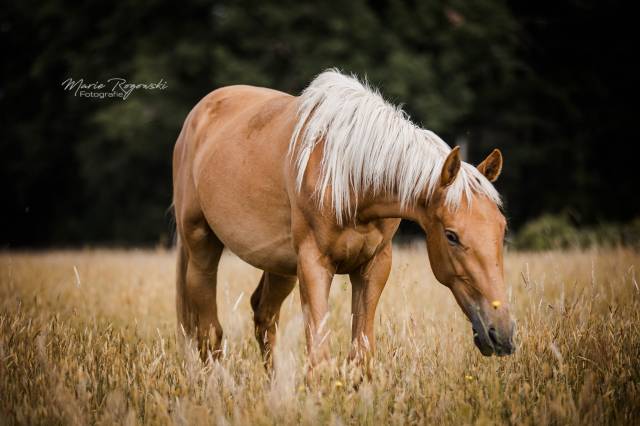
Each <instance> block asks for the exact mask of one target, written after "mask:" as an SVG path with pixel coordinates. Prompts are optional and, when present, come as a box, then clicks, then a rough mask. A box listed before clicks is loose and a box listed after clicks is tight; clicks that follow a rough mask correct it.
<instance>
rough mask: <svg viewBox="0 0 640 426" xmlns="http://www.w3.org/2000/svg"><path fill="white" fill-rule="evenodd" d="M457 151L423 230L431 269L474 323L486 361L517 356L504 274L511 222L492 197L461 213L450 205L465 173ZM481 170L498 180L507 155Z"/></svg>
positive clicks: (496, 155)
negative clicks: (452, 189)
mask: <svg viewBox="0 0 640 426" xmlns="http://www.w3.org/2000/svg"><path fill="white" fill-rule="evenodd" d="M460 167H461V162H460V155H459V152H458V149H457V148H455V149H454V150H453V151H451V153H450V154H449V156H448V157H447V159H446V161H445V162H444V166H443V168H442V172H441V176H440V185H439V187H438V188H437V189H436V190H435V192H434V194H433V196H432V197H431V199H430V202H429V203H428V206H427V208H426V211H425V214H426V217H425V218H423V223H422V226H423V228H424V230H425V232H426V234H427V248H428V252H429V260H430V262H431V268H432V270H433V272H434V274H435V276H436V278H437V279H438V281H440V282H441V283H442V284H444V285H445V286H447V287H449V288H450V289H451V291H452V292H453V295H454V296H455V298H456V301H457V302H458V304H459V305H460V307H461V308H462V310H463V311H464V313H465V315H466V316H467V317H468V318H469V320H470V321H471V324H472V327H473V341H474V343H475V344H476V346H477V347H478V349H480V352H482V354H483V355H485V356H489V355H492V354H496V355H508V354H511V353H513V352H514V350H515V346H514V343H513V332H514V328H515V327H514V322H513V320H512V319H511V316H510V314H509V304H508V301H507V299H506V295H505V283H504V273H503V264H502V263H503V262H502V261H503V259H502V251H503V240H504V233H505V228H506V220H505V218H504V216H503V215H502V213H501V212H500V209H499V208H498V206H497V205H496V204H495V203H494V202H493V201H491V200H489V199H488V198H487V197H485V196H483V195H480V194H474V195H473V196H472V199H471V202H468V201H467V200H465V199H464V197H462V198H463V200H462V202H461V203H462V204H461V205H460V207H459V208H457V209H451V208H450V207H448V206H447V205H446V204H445V197H446V191H447V189H448V188H447V187H448V186H449V185H450V184H451V183H452V182H453V181H454V179H455V178H456V176H457V174H458V172H459V171H460ZM477 169H478V170H479V171H480V173H482V174H483V175H484V176H485V177H486V178H487V179H488V180H489V181H491V182H493V181H495V180H496V179H497V178H498V175H499V174H500V171H501V169H502V154H501V153H500V151H498V150H494V151H493V152H492V153H491V154H490V155H489V156H488V157H487V158H486V159H485V160H484V161H483V162H482V163H481V164H480V165H478V167H477Z"/></svg>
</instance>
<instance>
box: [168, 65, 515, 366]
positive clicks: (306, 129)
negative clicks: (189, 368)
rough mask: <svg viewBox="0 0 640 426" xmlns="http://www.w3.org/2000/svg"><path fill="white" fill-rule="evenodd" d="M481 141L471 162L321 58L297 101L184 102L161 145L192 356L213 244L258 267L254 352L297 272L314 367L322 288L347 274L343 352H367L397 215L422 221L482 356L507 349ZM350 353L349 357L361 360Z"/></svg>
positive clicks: (242, 92)
mask: <svg viewBox="0 0 640 426" xmlns="http://www.w3.org/2000/svg"><path fill="white" fill-rule="evenodd" d="M501 168H502V156H501V154H500V152H499V151H498V150H494V151H493V152H492V153H491V154H490V155H489V156H488V157H487V158H486V159H485V160H484V161H483V162H482V163H481V164H480V165H479V166H478V167H477V168H476V167H473V166H471V165H469V164H467V163H464V162H461V160H460V155H459V150H458V148H457V147H456V148H455V149H453V150H452V149H450V148H449V147H448V146H447V145H446V144H445V143H444V142H443V141H442V140H441V139H440V138H439V137H438V136H436V135H435V134H434V133H433V132H430V131H428V130H424V129H421V128H419V127H417V126H415V125H414V124H413V123H412V122H411V121H409V119H408V117H407V116H406V114H405V113H404V112H403V111H402V110H400V109H398V108H396V107H394V106H392V105H390V104H388V103H387V102H385V101H384V99H383V98H382V97H381V96H380V95H379V94H378V93H377V92H375V91H373V90H371V89H370V88H369V87H368V86H367V85H366V84H363V83H361V82H359V81H358V80H357V79H355V78H352V77H348V76H345V75H342V74H340V73H339V72H337V71H334V70H330V71H326V72H324V73H322V74H320V75H319V76H318V77H317V78H316V79H315V80H314V81H313V82H312V83H311V84H310V85H309V86H308V87H307V88H306V89H305V90H304V92H303V93H302V95H301V96H299V97H294V96H291V95H288V94H285V93H282V92H278V91H275V90H271V89H265V88H258V87H250V86H231V87H223V88H221V89H218V90H215V91H214V92H212V93H210V94H209V95H207V96H206V97H205V98H204V99H202V100H201V101H200V102H199V103H198V104H197V105H196V106H195V107H194V108H193V110H192V111H191V112H190V113H189V115H188V117H187V118H186V120H185V123H184V126H183V128H182V131H181V133H180V136H179V137H178V140H177V143H176V146H175V151H174V155H173V184H174V189H173V191H174V192H173V197H174V205H175V214H176V224H177V231H178V237H179V241H178V268H177V311H178V320H179V323H180V325H181V326H182V327H183V328H184V330H185V332H186V333H187V334H188V335H190V336H194V337H196V338H197V341H198V345H199V349H200V351H201V355H202V357H203V359H206V358H207V356H208V355H207V354H208V352H209V351H211V353H212V354H213V355H214V356H215V354H217V353H218V352H219V350H220V345H221V340H222V327H221V325H220V322H219V321H218V315H217V307H216V273H217V268H218V262H219V260H220V255H221V254H222V251H223V249H224V247H227V248H228V249H229V250H231V251H232V252H233V253H235V254H236V255H238V256H239V257H240V258H241V259H243V260H244V261H246V262H247V263H249V264H251V265H253V266H255V267H257V268H260V269H262V270H263V271H264V273H263V274H262V278H261V279H260V282H259V283H258V287H257V289H256V290H255V292H254V293H253V295H252V296H251V306H252V308H253V312H254V321H255V332H256V337H257V339H258V342H259V345H260V349H261V351H262V354H263V356H264V358H265V361H266V362H267V365H268V363H269V361H270V358H271V357H270V354H271V352H272V350H273V347H274V344H275V339H276V325H277V323H278V317H279V313H280V306H281V304H282V302H283V301H284V299H285V298H286V297H287V295H289V293H290V292H291V291H292V290H293V288H294V286H295V283H296V278H297V280H298V281H299V283H300V298H301V300H302V310H303V314H304V324H305V335H306V341H307V351H308V354H309V357H310V361H311V365H314V364H316V363H317V362H318V361H320V360H322V359H324V358H326V357H327V356H328V339H327V338H326V337H327V334H328V333H327V330H324V327H323V326H324V322H325V319H326V316H327V313H328V297H329V287H330V285H331V281H332V278H333V276H334V274H349V277H350V279H351V283H352V310H353V323H352V333H353V334H352V341H353V350H352V353H351V357H356V358H358V359H362V358H366V357H367V356H368V355H370V354H371V353H372V352H373V351H374V348H375V341H374V332H373V325H374V316H375V310H376V305H377V303H378V300H379V298H380V295H381V293H382V290H383V288H384V285H385V283H386V281H387V277H388V276H389V270H390V268H391V238H392V237H393V235H394V233H395V232H396V230H397V228H398V225H399V223H400V219H401V218H403V219H408V220H412V221H414V222H416V223H418V224H419V225H420V226H421V227H422V229H423V230H424V231H425V233H426V240H427V248H428V254H429V259H430V261H431V266H432V269H433V271H434V274H435V276H436V278H437V279H438V280H439V281H440V282H441V283H443V284H444V285H446V286H448V287H449V288H450V289H451V291H452V292H453V295H454V296H455V299H456V301H457V302H458V304H459V305H460V307H461V308H462V310H463V311H464V313H465V314H466V316H467V317H468V318H469V320H470V321H471V323H472V326H473V332H474V341H475V344H476V346H477V347H478V348H479V349H480V351H481V352H482V354H483V355H491V354H497V355H504V354H510V353H512V352H513V350H514V345H513V342H512V334H513V329H514V326H513V322H512V320H511V318H510V315H509V307H508V303H507V300H506V299H505V290H504V287H505V286H504V277H503V265H502V250H503V247H502V245H503V237H504V232H505V219H504V217H503V215H502V214H501V212H500V209H499V205H500V197H499V195H498V193H497V192H496V190H495V189H494V187H493V185H492V184H491V183H490V182H492V181H494V180H495V179H496V178H497V177H498V175H499V174H500V171H501ZM361 355H362V356H361Z"/></svg>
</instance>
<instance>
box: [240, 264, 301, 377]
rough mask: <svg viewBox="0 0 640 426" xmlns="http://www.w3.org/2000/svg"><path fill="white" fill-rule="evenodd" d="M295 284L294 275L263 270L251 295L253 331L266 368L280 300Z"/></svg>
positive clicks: (269, 359)
mask: <svg viewBox="0 0 640 426" xmlns="http://www.w3.org/2000/svg"><path fill="white" fill-rule="evenodd" d="M295 285H296V277H294V276H286V275H277V274H273V273H271V272H264V273H263V274H262V278H261V279H260V284H259V285H258V288H256V291H255V292H254V293H253V295H252V296H251V307H252V308H253V320H254V323H255V333H256V339H257V340H258V344H259V345H260V351H261V352H262V357H263V359H264V362H265V366H266V367H267V368H270V367H271V363H272V354H273V348H274V347H275V343H276V327H277V324H278V319H279V317H280V307H281V306H282V302H284V299H286V298H287V296H288V295H289V294H290V293H291V291H292V290H293V288H294V287H295Z"/></svg>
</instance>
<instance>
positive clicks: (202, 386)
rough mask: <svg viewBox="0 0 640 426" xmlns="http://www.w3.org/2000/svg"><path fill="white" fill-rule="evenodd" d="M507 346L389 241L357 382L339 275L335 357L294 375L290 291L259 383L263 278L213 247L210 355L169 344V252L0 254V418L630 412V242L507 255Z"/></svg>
mask: <svg viewBox="0 0 640 426" xmlns="http://www.w3.org/2000/svg"><path fill="white" fill-rule="evenodd" d="M505 268H506V276H507V281H508V283H509V287H510V289H509V294H510V297H511V298H512V304H513V310H514V314H515V317H516V319H517V321H518V336H517V340H518V343H519V347H518V351H517V353H516V354H515V355H513V356H511V357H507V358H496V357H492V358H484V357H482V356H481V355H480V353H479V352H478V350H477V349H476V348H475V347H474V345H473V342H472V336H471V326H470V324H469V322H468V321H466V320H465V318H464V317H463V315H462V313H461V311H460V309H459V308H458V306H457V305H456V304H455V301H454V299H453V296H452V295H451V294H450V293H449V290H448V289H446V288H445V287H443V286H441V285H440V284H438V283H437V282H436V281H435V278H434V277H433V275H432V274H431V272H430V270H429V266H428V264H427V258H426V252H425V250H424V249H423V248H422V247H421V246H417V247H414V248H407V247H404V248H399V247H396V249H395V257H394V267H393V272H392V275H391V278H390V280H389V283H388V284H387V288H386V289H385V292H384V294H383V296H382V300H381V303H380V306H379V309H378V317H377V320H376V327H377V338H378V339H377V341H378V353H377V355H376V357H375V360H374V364H373V366H372V369H371V379H369V380H364V381H360V379H359V377H360V370H359V369H358V368H354V367H352V366H349V365H348V364H346V362H345V358H346V354H347V353H348V350H349V340H350V336H349V333H350V331H349V330H350V312H349V310H350V298H351V292H350V286H349V284H348V281H347V280H346V279H345V278H344V277H342V276H340V277H337V278H336V279H335V280H334V283H333V287H332V290H331V316H330V318H329V326H330V328H331V329H332V334H331V346H332V355H333V359H332V361H331V362H330V365H328V366H327V367H326V368H324V369H323V372H322V374H320V375H319V378H318V379H317V380H316V381H314V383H313V384H311V385H309V386H306V385H305V359H306V358H305V354H304V341H303V330H302V318H301V314H300V312H301V310H300V303H299V297H298V292H297V290H296V291H294V293H293V294H292V296H290V297H289V299H287V300H286V301H285V303H284V305H283V312H282V317H281V318H282V320H281V327H280V330H279V333H280V340H279V342H278V344H279V346H278V349H277V351H276V369H275V373H274V375H273V377H271V378H270V377H269V376H268V375H267V374H266V373H265V371H264V368H263V367H262V365H261V363H260V357H259V350H258V345H257V343H256V342H255V340H254V337H253V326H252V315H251V309H250V306H249V296H250V295H251V292H252V291H253V289H254V287H255V285H256V284H257V282H258V278H259V275H260V274H259V272H258V271H257V270H255V269H253V268H251V267H249V266H247V265H246V264H244V263H243V262H241V261H240V260H238V259H237V258H235V257H233V256H231V255H227V254H225V256H224V258H223V260H222V267H221V271H220V279H219V286H218V305H219V309H220V315H221V316H220V318H221V322H222V325H223V327H224V331H225V343H224V354H223V357H222V359H221V360H220V362H219V363H214V364H212V365H206V366H205V365H203V364H201V363H200V361H199V359H198V358H197V357H195V356H194V354H193V353H192V352H190V351H182V350H179V349H178V347H177V345H176V336H175V330H176V322H175V311H174V254H173V252H168V251H152V250H150V251H108V250H85V251H51V252H42V253H11V252H5V253H2V254H0V415H1V418H0V423H1V424H5V423H6V424H57V423H60V424H89V423H99V424H110V423H114V422H117V423H126V424H139V423H140V424H166V423H179V424H219V425H225V424H239V425H254V424H255V425H261V424H274V423H279V424H280V423H285V424H298V423H302V424H309V425H315V424H326V423H330V424H371V425H381V424H405V423H427V424H442V423H444V424H456V425H457V424H471V423H473V424H494V423H507V424H512V423H518V424H520V423H524V424H634V423H635V424H638V422H640V289H639V284H638V282H637V281H638V279H639V277H638V276H637V275H638V274H639V273H640V254H639V253H636V252H632V251H627V250H624V249H618V250H591V251H585V252H577V251H576V252H547V253H513V252H512V253H508V254H507V256H506V260H505Z"/></svg>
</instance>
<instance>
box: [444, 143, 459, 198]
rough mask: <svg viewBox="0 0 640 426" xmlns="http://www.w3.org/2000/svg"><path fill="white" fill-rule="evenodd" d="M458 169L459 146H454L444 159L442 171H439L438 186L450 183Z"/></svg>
mask: <svg viewBox="0 0 640 426" xmlns="http://www.w3.org/2000/svg"><path fill="white" fill-rule="evenodd" d="M458 171H460V147H459V146H456V147H455V148H453V149H452V150H451V152H450V153H449V156H448V157H447V159H446V160H444V165H443V166H442V172H440V186H442V187H443V188H444V187H446V186H449V185H451V183H452V182H453V180H454V179H455V178H456V176H457V175H458Z"/></svg>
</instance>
